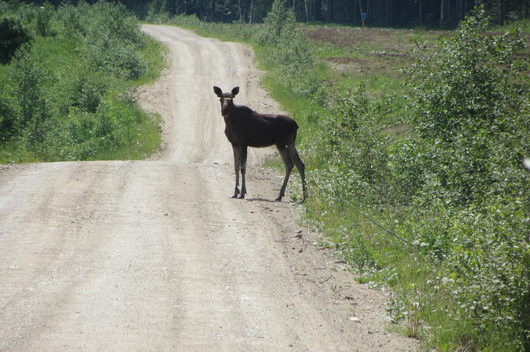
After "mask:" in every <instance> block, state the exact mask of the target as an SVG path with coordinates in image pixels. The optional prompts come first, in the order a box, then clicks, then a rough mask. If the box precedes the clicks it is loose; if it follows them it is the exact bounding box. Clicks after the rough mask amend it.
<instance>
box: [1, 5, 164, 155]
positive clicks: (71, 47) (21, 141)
mask: <svg viewBox="0 0 530 352" xmlns="http://www.w3.org/2000/svg"><path fill="white" fill-rule="evenodd" d="M12 11H13V13H12V15H13V16H20V18H22V19H25V17H23V15H22V14H20V15H19V12H21V13H22V12H23V11H30V12H31V11H37V12H38V11H40V9H39V8H38V7H32V6H27V7H20V8H17V7H16V6H15V7H14V8H13V9H12ZM49 14H50V21H49V22H48V24H47V27H46V30H42V32H43V33H46V35H39V34H37V33H38V31H36V32H34V34H33V40H32V41H31V42H30V45H27V46H26V47H23V48H21V49H19V51H18V54H17V55H16V56H15V57H14V58H13V59H12V60H11V62H9V63H5V64H0V78H1V81H2V83H3V84H2V86H1V87H0V123H2V126H0V133H1V135H0V137H1V138H2V140H1V141H0V163H15V162H37V161H59V160H61V161H62V160H106V159H144V158H146V157H148V156H149V155H151V154H152V153H154V152H156V151H157V150H158V149H159V146H160V142H161V131H160V119H159V117H157V116H154V115H149V114H147V113H145V112H144V111H142V110H141V109H140V107H139V106H138V104H137V103H136V101H135V99H134V97H133V95H132V91H133V90H134V88H135V87H136V86H139V85H142V84H146V83H148V82H151V81H153V80H155V79H156V78H158V77H159V74H160V71H161V69H162V68H163V66H164V65H165V62H164V50H165V49H164V46H163V45H162V44H160V43H158V42H156V41H155V40H153V39H152V38H150V37H148V36H147V35H143V34H142V33H140V31H139V28H138V23H137V21H136V20H135V19H134V17H132V16H131V15H129V14H128V13H127V11H126V10H125V9H124V7H123V6H120V5H116V4H110V3H98V4H95V5H89V4H86V3H81V4H79V5H78V6H72V5H68V4H63V5H61V6H60V7H58V8H57V9H51V8H50V12H49ZM81 14H82V16H81ZM109 18H112V20H109ZM81 19H82V20H81ZM24 25H25V26H26V28H28V30H33V26H35V24H34V23H33V22H28V23H25V24H24ZM102 31H109V32H110V33H111V34H108V35H103V34H100V36H99V37H97V38H96V37H95V36H93V35H92V34H93V33H101V32H102ZM32 82H33V83H32ZM4 128H5V129H4Z"/></svg>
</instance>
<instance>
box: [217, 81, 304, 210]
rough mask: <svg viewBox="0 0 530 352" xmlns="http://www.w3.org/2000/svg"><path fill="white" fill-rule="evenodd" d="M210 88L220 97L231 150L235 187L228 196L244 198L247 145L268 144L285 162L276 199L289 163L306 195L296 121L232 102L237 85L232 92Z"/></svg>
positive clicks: (281, 191) (278, 199) (282, 193)
mask: <svg viewBox="0 0 530 352" xmlns="http://www.w3.org/2000/svg"><path fill="white" fill-rule="evenodd" d="M213 91H214V92H215V94H216V95H217V96H218V97H219V98H220V100H221V114H222V115H223V117H224V120H225V124H226V128H225V134H226V137H227V138H228V141H229V142H230V143H231V144H232V149H233V150H234V168H235V171H236V187H235V191H234V195H233V197H232V198H236V197H238V196H239V198H245V194H246V193H247V189H246V187H245V172H246V168H247V167H246V166H247V148H248V147H258V148H259V147H268V146H271V145H273V144H274V145H276V147H277V148H278V151H279V152H280V155H281V156H282V160H283V163H284V164H285V178H284V179H283V185H282V188H281V190H280V195H279V196H278V198H276V200H277V201H281V200H282V197H283V196H284V195H285V188H286V187H287V182H288V181H289V175H290V174H291V170H292V169H293V165H296V168H297V169H298V171H299V172H300V176H301V177H302V190H303V197H304V200H305V199H306V197H307V191H306V182H305V165H304V163H303V162H302V159H300V156H299V155H298V152H297V151H296V148H295V140H296V131H297V130H298V125H297V124H296V122H295V121H294V120H293V119H291V118H290V117H288V116H285V115H269V114H260V113H257V112H255V111H254V110H252V109H251V108H249V107H247V106H243V105H235V104H234V97H235V96H236V95H237V93H239V87H235V88H234V89H232V93H223V91H222V90H221V88H219V87H213ZM240 171H241V179H242V182H241V190H240V189H239V172H240Z"/></svg>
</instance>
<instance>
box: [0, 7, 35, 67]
mask: <svg viewBox="0 0 530 352" xmlns="http://www.w3.org/2000/svg"><path fill="white" fill-rule="evenodd" d="M30 40H31V36H30V33H29V31H28V30H27V29H25V28H24V27H23V26H22V23H21V22H20V20H18V19H17V18H13V17H4V18H2V19H1V20H0V63H2V64H5V63H8V62H9V61H10V60H11V58H12V57H13V56H14V55H15V52H16V51H17V49H18V48H20V47H21V46H22V45H23V44H25V43H27V42H29V41H30Z"/></svg>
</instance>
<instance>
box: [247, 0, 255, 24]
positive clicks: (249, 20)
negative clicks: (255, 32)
mask: <svg viewBox="0 0 530 352" xmlns="http://www.w3.org/2000/svg"><path fill="white" fill-rule="evenodd" d="M253 9H254V0H250V10H249V12H248V23H249V24H252V10H253Z"/></svg>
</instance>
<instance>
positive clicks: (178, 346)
mask: <svg viewBox="0 0 530 352" xmlns="http://www.w3.org/2000/svg"><path fill="white" fill-rule="evenodd" d="M143 29H144V31H145V32H146V33H148V34H149V35H151V36H153V37H155V38H156V39H157V40H160V41H161V42H163V43H164V44H166V45H167V46H168V47H169V65H168V69H167V70H165V72H164V73H163V77H162V78H161V79H160V80H159V81H157V82H156V83H155V84H153V85H151V86H147V87H142V88H141V89H139V91H138V92H137V94H138V96H139V99H140V101H141V103H142V105H143V106H144V107H145V109H147V110H151V111H157V112H159V113H160V114H161V115H162V117H163V119H164V121H165V124H164V137H165V143H164V148H163V150H162V152H161V153H160V154H159V155H158V156H157V157H156V158H153V160H148V161H135V162H133V161H111V162H103V161H102V162H68V163H48V164H44V163H42V164H29V165H15V166H3V167H1V168H0V351H231V352H232V351H413V350H415V349H416V342H415V341H414V340H411V339H406V338H403V337H400V336H398V335H395V334H391V333H388V332H386V326H387V323H386V320H385V318H384V308H383V305H384V299H383V297H382V295H381V293H380V292H378V291H374V290H370V289H368V288H367V287H365V286H363V285H359V284H356V283H355V282H354V281H353V278H352V275H351V273H349V272H348V271H346V270H345V268H343V267H342V264H340V263H337V262H336V261H335V259H334V258H333V257H332V255H331V253H329V252H327V251H326V250H321V249H320V248H319V247H318V246H316V245H314V244H313V243H314V242H315V241H316V235H315V234H313V233H311V232H309V231H308V230H307V229H305V228H302V227H301V226H300V225H299V221H300V211H301V209H300V207H299V206H297V205H296V204H294V203H290V202H281V203H278V202H270V201H269V200H271V199H274V198H275V197H276V196H277V192H278V191H279V186H280V183H281V175H278V174H276V173H274V172H273V171H269V170H266V169H263V168H261V167H260V166H259V165H260V162H261V161H262V160H263V158H264V156H265V155H268V154H270V153H272V152H273V151H272V150H270V149H266V150H258V151H255V152H253V153H252V154H250V155H249V159H250V160H249V162H250V161H253V163H252V164H251V165H250V167H249V170H248V174H249V180H248V191H249V194H248V199H246V200H235V199H231V198H229V195H231V193H232V190H233V169H232V167H231V166H230V165H231V158H232V157H231V148H230V146H229V144H228V142H227V141H226V140H225V137H224V134H223V129H224V126H223V120H222V118H221V116H220V112H219V106H218V105H219V103H218V101H217V98H216V97H215V95H214V94H213V91H212V86H213V85H214V84H216V85H218V86H220V87H222V88H223V89H230V88H231V87H233V86H236V85H239V86H241V93H240V96H238V102H239V103H242V104H248V105H250V106H252V107H253V108H255V109H257V110H261V111H274V110H277V106H276V104H275V103H274V101H272V100H271V99H270V98H268V97H267V95H266V93H265V92H264V91H263V90H262V89H261V88H260V87H259V85H258V81H259V72H258V71H256V70H255V68H254V67H253V54H252V51H251V50H250V49H249V48H247V47H245V46H243V45H240V44H235V43H222V42H219V41H217V40H211V39H204V38H201V37H198V36H196V35H195V34H193V33H191V32H188V31H185V30H181V29H177V28H174V27H164V26H150V25H149V26H147V25H146V26H144V28H143ZM309 172H310V171H309ZM293 188H294V184H291V185H290V189H291V190H293ZM296 191H297V190H296ZM288 197H289V195H287V199H288Z"/></svg>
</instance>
